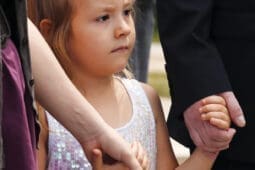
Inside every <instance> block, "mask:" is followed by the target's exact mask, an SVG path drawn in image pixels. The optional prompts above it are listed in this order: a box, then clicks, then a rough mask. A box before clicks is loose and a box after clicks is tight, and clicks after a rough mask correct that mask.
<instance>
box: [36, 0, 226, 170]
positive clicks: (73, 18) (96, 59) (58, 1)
mask: <svg viewBox="0 0 255 170" xmlns="http://www.w3.org/2000/svg"><path fill="white" fill-rule="evenodd" d="M38 2H39V4H37V6H38V7H39V9H38V11H39V13H38V15H37V21H38V24H37V25H38V27H39V29H40V30H41V32H42V34H43V35H44V37H45V39H46V40H47V42H48V43H49V44H50V46H51V47H52V49H53V50H54V52H55V54H56V56H57V57H58V60H59V62H60V63H61V65H62V66H63V68H64V70H65V71H66V73H67V75H68V76H69V77H70V79H71V80H72V82H73V83H74V84H75V86H76V87H77V88H78V89H79V90H80V92H81V93H82V94H83V95H84V97H86V99H87V100H88V101H89V102H90V103H91V104H92V105H93V106H94V107H95V108H96V109H97V111H98V112H99V113H100V114H101V116H102V117H103V118H104V120H105V121H106V122H107V123H108V124H110V125H111V126H112V127H114V128H116V131H118V132H119V133H120V134H121V135H122V136H123V138H124V139H126V140H127V141H129V142H130V143H134V144H133V148H134V152H135V154H136V155H137V158H138V160H139V162H140V164H141V166H142V167H143V168H144V169H151V170H155V169H158V170H164V169H168V170H169V169H174V168H176V167H177V161H176V158H175V156H174V154H173V151H172V148H171V145H170V141H169V137H168V132H167V129H166V125H165V119H164V116H163V112H162V108H161V104H160V99H159V97H158V95H157V94H156V92H155V90H153V89H152V88H151V87H150V86H149V85H147V84H142V83H139V82H138V81H136V80H134V79H128V78H124V77H121V76H119V75H122V73H123V70H124V71H125V67H126V65H127V63H128V58H129V56H130V53H131V51H132V49H133V46H134V41H135V31H134V22H133V17H132V11H133V5H134V0H75V1H74V0H38ZM120 73H121V74H120ZM59 83H61V82H59ZM66 100H68V99H66ZM208 106H212V107H208ZM201 113H205V114H203V117H202V118H203V119H204V120H210V122H211V123H212V124H214V125H216V126H218V127H219V128H223V129H225V128H226V129H227V128H228V127H229V124H230V123H229V122H230V120H229V117H228V112H227V109H226V107H225V101H224V100H223V99H222V98H221V97H218V96H211V97H208V98H206V99H205V100H204V107H202V108H201ZM40 116H41V121H42V124H43V127H47V128H46V129H45V128H44V129H43V132H42V134H41V137H40V143H39V146H40V150H39V166H40V169H46V168H48V169H91V165H90V164H89V162H88V160H87V159H86V157H85V155H84V153H83V151H82V148H81V147H80V145H79V144H78V142H77V141H76V140H75V139H74V137H73V136H72V135H71V134H70V133H69V132H68V131H67V130H66V129H65V128H64V127H63V126H62V125H60V124H59V123H58V122H57V121H56V120H55V119H54V118H53V117H52V116H50V114H48V113H47V112H46V115H43V114H41V115H40ZM84 130H86V129H84ZM136 141H137V142H136ZM139 143H140V144H139ZM141 146H142V147H141ZM111 147H114V146H111ZM142 148H144V149H145V151H143V149H142ZM145 152H146V153H147V156H148V160H149V164H148V163H147V162H148V161H147V156H146V153H145ZM101 156H102V155H101V152H100V151H98V150H95V157H96V159H93V160H94V161H93V162H92V163H93V166H94V167H95V169H103V168H105V167H102V166H103V165H102V161H101V162H100V160H101V159H102V157H101ZM89 160H92V158H90V159H89ZM212 163H213V160H211V159H210V158H209V157H207V154H205V153H203V152H202V151H200V150H199V149H197V150H196V151H195V152H194V153H193V154H192V155H191V157H190V158H189V160H188V161H186V162H185V163H184V164H183V165H181V166H180V167H184V168H185V167H186V166H188V168H186V169H210V167H211V165H212ZM112 166H113V167H111V166H110V169H122V168H120V167H122V166H121V165H120V166H115V165H112ZM114 166H115V167H114ZM123 169H125V168H124V167H123Z"/></svg>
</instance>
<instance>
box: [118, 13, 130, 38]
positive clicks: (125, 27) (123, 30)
mask: <svg viewBox="0 0 255 170" xmlns="http://www.w3.org/2000/svg"><path fill="white" fill-rule="evenodd" d="M130 32H131V23H130V22H129V21H128V20H125V19H124V18H122V19H119V20H118V24H117V26H116V28H115V33H114V34H115V38H120V37H124V36H127V35H129V34H130Z"/></svg>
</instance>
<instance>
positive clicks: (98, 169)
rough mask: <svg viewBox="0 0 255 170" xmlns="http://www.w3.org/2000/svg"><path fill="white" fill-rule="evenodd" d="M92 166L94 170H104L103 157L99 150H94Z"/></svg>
mask: <svg viewBox="0 0 255 170" xmlns="http://www.w3.org/2000/svg"><path fill="white" fill-rule="evenodd" d="M91 165H92V167H93V170H102V168H103V156H102V152H101V151H100V150H99V149H94V150H93V151H92V161H91Z"/></svg>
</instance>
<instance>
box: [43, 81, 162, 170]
mask: <svg viewBox="0 0 255 170" xmlns="http://www.w3.org/2000/svg"><path fill="white" fill-rule="evenodd" d="M119 80H120V81H121V82H122V84H123V85H124V87H125V88H126V90H127V92H128V94H129V97H130V100H131V102H132V107H133V113H132V116H131V119H130V120H129V122H128V123H126V124H125V125H124V126H122V127H120V128H117V129H116V131H117V132H118V133H119V134H120V135H121V136H122V137H123V138H124V139H125V140H126V141H128V142H129V143H132V142H134V141H139V142H140V143H141V144H142V146H143V148H144V149H146V152H147V155H148V158H149V161H150V170H155V169H156V152H157V148H156V128H155V119H154V114H153V112H152V110H151V106H150V104H149V101H148V98H147V96H146V94H145V92H144V90H143V88H142V87H141V85H140V83H139V82H138V81H137V80H134V79H124V78H119ZM46 114H47V119H48V124H49V139H48V140H49V141H48V169H50V170H52V169H54V170H69V169H70V170H71V169H79V170H91V169H92V167H91V165H90V163H89V162H88V160H87V159H86V157H85V155H84V152H83V150H82V147H81V146H80V144H79V143H78V141H77V140H76V139H75V138H74V137H73V136H72V135H71V133H70V132H69V131H68V130H67V129H65V128H64V127H63V126H62V125H61V124H60V123H59V122H57V120H55V119H54V118H53V117H52V116H51V115H50V114H49V113H47V112H46ZM113 147H114V146H113Z"/></svg>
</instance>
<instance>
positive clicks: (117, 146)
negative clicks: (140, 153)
mask: <svg viewBox="0 0 255 170" xmlns="http://www.w3.org/2000/svg"><path fill="white" fill-rule="evenodd" d="M81 145H82V146H83V148H84V151H85V153H86V156H87V158H88V160H89V161H90V162H95V160H94V158H95V155H96V158H97V157H98V159H96V160H97V161H96V164H95V165H98V164H99V165H98V166H96V167H97V169H100V168H103V169H104V168H106V170H107V168H108V167H104V166H103V164H102V162H100V159H102V152H101V150H102V151H103V152H104V153H107V154H108V155H110V156H111V157H112V158H113V159H114V160H118V161H119V162H121V163H122V165H118V166H117V168H116V169H118V167H122V166H124V165H125V167H127V168H129V169H130V170H142V167H141V165H140V164H139V162H138V160H137V159H136V157H135V156H134V154H133V152H132V150H131V147H130V145H129V144H128V143H127V142H126V141H125V140H124V139H123V138H121V137H120V136H119V135H118V134H117V132H116V131H115V130H113V129H112V128H111V127H105V128H104V131H103V132H102V133H101V134H99V135H97V136H96V137H94V138H93V139H90V140H89V141H86V142H82V143H81ZM97 148H99V149H100V150H99V149H97ZM97 169H95V170H97ZM109 169H111V167H110V168H109Z"/></svg>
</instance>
